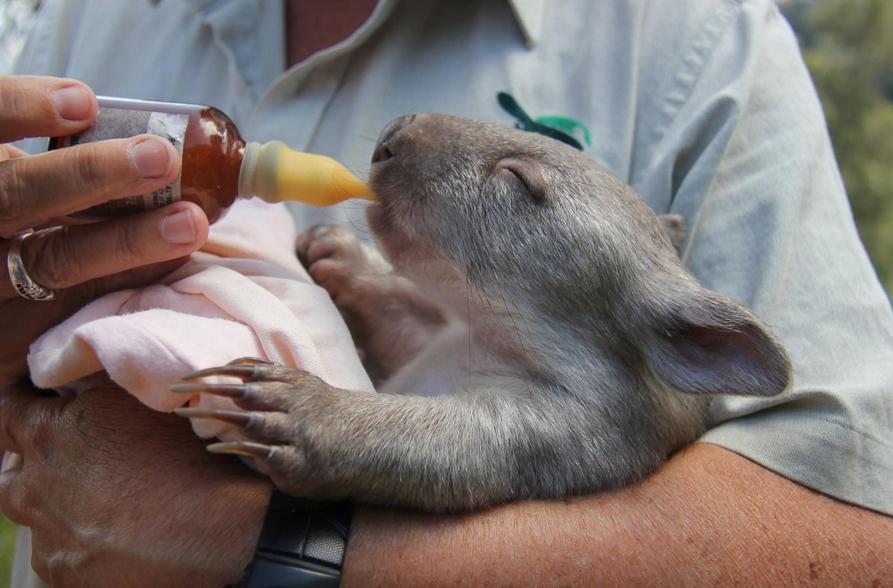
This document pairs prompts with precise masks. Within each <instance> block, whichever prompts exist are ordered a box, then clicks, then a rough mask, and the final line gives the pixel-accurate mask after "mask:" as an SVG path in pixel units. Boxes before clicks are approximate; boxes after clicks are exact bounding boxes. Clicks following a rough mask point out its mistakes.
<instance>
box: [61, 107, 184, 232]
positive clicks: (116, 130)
mask: <svg viewBox="0 0 893 588" xmlns="http://www.w3.org/2000/svg"><path fill="white" fill-rule="evenodd" d="M188 124H189V116H188V115H186V114H177V113H169V112H151V111H144V110H127V109H120V108H100V110H99V112H98V113H97V114H96V122H95V123H94V124H93V126H92V127H90V128H89V129H87V130H86V131H84V132H82V133H79V134H77V135H69V136H68V137H60V138H58V139H55V140H53V141H52V142H51V143H50V148H51V149H55V148H60V147H69V146H72V145H80V144H82V143H92V142H94V141H102V140H105V139H122V138H126V137H134V136H136V135H141V134H143V133H148V134H150V135H156V136H158V137H162V138H163V139H165V140H167V141H168V142H170V144H171V145H173V146H174V149H176V150H177V153H178V154H179V155H180V159H181V163H182V158H183V140H184V138H185V136H186V126H187V125H188ZM178 200H180V174H177V177H176V178H175V179H174V181H173V182H171V183H170V184H168V185H167V186H163V187H161V188H158V189H157V190H153V191H152V192H147V193H145V194H138V195H136V196H126V197H124V198H118V199H116V200H110V201H108V202H104V203H102V204H98V205H96V206H93V207H91V208H89V209H87V210H85V211H83V212H80V213H77V214H76V215H74V216H75V217H80V218H108V217H113V216H122V215H126V214H134V213H138V212H144V211H146V210H151V209H153V208H160V207H162V206H167V205H168V204H172V203H174V202H177V201H178Z"/></svg>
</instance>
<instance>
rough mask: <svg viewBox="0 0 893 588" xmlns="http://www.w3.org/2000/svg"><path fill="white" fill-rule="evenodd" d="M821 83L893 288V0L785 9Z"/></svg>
mask: <svg viewBox="0 0 893 588" xmlns="http://www.w3.org/2000/svg"><path fill="white" fill-rule="evenodd" d="M785 14H786V15H787V16H788V18H789V19H790V20H791V23H792V25H793V26H794V28H795V29H796V30H797V33H798V35H799V37H800V42H801V45H802V47H803V55H804V58H805V59H806V64H807V65H808V66H809V69H810V71H811V73H812V76H813V79H814V80H815V83H816V87H817V88H818V92H819V95H820V96H821V99H822V104H823V106H824V108H825V115H826V116H827V118H828V127H829V129H830V131H831V138H832V141H833V143H834V151H835V153H836V155H837V160H838V162H839V164H840V170H841V172H842V173H843V178H844V182H845V183H846V187H847V193H848V194H849V197H850V202H851V204H852V207H853V213H854V215H855V217H856V222H857V223H858V225H859V233H860V234H861V236H862V241H863V242H864V243H865V247H866V249H868V253H869V255H870V256H871V258H872V261H873V262H874V265H875V268H876V269H877V272H878V276H879V277H880V279H881V282H882V283H883V284H884V286H885V287H886V289H887V294H888V295H890V294H891V293H893V102H891V99H893V2H891V1H890V0H823V1H821V2H811V1H804V0H801V1H799V2H793V3H792V4H789V5H787V6H786V7H785Z"/></svg>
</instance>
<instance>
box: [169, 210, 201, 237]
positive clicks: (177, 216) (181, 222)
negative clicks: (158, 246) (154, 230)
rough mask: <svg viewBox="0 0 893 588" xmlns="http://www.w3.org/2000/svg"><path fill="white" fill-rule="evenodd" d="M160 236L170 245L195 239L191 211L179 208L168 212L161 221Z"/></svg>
mask: <svg viewBox="0 0 893 588" xmlns="http://www.w3.org/2000/svg"><path fill="white" fill-rule="evenodd" d="M161 238H162V239H164V240H165V241H167V242H168V243H170V244H171V245H186V244H187V243H193V242H194V241H195V224H193V222H192V213H190V212H189V211H188V210H181V211H180V212H175V213H174V214H169V215H168V216H166V217H164V220H163V221H161Z"/></svg>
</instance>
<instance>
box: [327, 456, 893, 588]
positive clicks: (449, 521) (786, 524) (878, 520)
mask: <svg viewBox="0 0 893 588" xmlns="http://www.w3.org/2000/svg"><path fill="white" fill-rule="evenodd" d="M889 545H893V520H891V519H890V518H888V517H885V516H883V515H879V514H876V513H873V512H870V511H866V510H863V509H860V508H857V507H853V506H849V505H846V504H843V503H840V502H838V501H835V500H833V499H830V498H827V497H825V496H822V495H819V494H816V493H814V492H812V491H810V490H807V489H805V488H803V487H801V486H799V485H797V484H794V483H792V482H790V481H788V480H786V479H784V478H782V477H780V476H778V475H776V474H774V473H772V472H770V471H769V470H766V469H764V468H762V467H761V466H759V465H757V464H754V463H752V462H750V461H748V460H746V459H744V458H742V457H740V456H738V455H736V454H734V453H731V452H729V451H727V450H724V449H720V448H718V447H715V446H711V445H704V444H696V445H694V446H693V447H692V448H690V449H689V450H687V451H685V452H683V453H681V454H679V455H677V456H675V457H674V458H673V459H672V460H670V462H668V463H667V465H666V466H665V467H664V468H663V469H661V470H660V471H659V472H658V473H657V474H655V475H653V476H652V477H650V478H649V479H648V480H646V481H645V482H643V483H642V484H640V485H638V486H636V487H634V488H628V489H625V490H620V491H617V492H610V493H602V494H597V495H594V496H590V497H585V498H579V499H573V500H565V501H555V502H525V503H516V504H510V505H506V506H503V507H500V508H496V509H492V510H488V511H484V512H480V513H475V514H469V515H459V516H452V517H435V516H431V515H423V514H419V513H414V512H400V511H385V510H374V509H365V508H360V509H358V510H357V514H356V517H355V520H354V524H353V527H352V530H351V539H350V543H349V548H348V553H347V559H346V563H345V570H344V572H345V576H344V585H345V586H360V585H362V586H372V585H379V586H385V585H395V584H399V585H432V584H436V585H456V584H463V585H491V586H492V585H505V586H512V585H523V584H528V585H529V584H537V585H546V586H547V585H569V584H585V585H665V584H668V583H669V584H681V583H685V584H687V585H702V584H710V585H715V584H718V583H719V584H723V583H729V582H732V581H735V582H742V583H745V584H762V585H767V584H777V583H783V584H792V583H795V582H797V581H803V580H813V581H817V582H819V583H821V584H826V585H844V584H846V585H871V583H872V581H874V580H875V579H878V578H889V577H891V576H893V563H891V562H890V561H889V558H887V557H886V553H887V551H888V550H887V548H886V547H885V546H889Z"/></svg>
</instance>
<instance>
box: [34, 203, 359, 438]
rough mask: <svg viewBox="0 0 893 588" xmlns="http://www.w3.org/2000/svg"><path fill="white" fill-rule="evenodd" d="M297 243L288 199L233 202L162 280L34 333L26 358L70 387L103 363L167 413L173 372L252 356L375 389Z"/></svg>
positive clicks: (218, 428)
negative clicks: (283, 201) (36, 336)
mask: <svg viewBox="0 0 893 588" xmlns="http://www.w3.org/2000/svg"><path fill="white" fill-rule="evenodd" d="M294 242H295V228H294V224H293V223H292V220H291V216H290V215H289V214H288V211H287V210H286V209H285V207H284V205H281V204H279V205H270V204H266V203H264V202H261V201H259V200H248V201H240V202H237V203H236V204H235V205H234V206H233V209H232V210H230V212H229V214H228V215H227V216H226V217H225V218H224V219H223V220H221V221H219V222H217V223H216V224H215V225H213V226H212V227H211V235H210V237H209V239H208V242H207V243H206V244H205V246H204V247H203V248H202V250H201V251H200V252H199V253H196V254H194V255H193V256H192V258H191V259H190V261H188V262H187V263H186V264H185V265H184V266H183V267H181V268H180V269H178V270H177V271H176V272H174V273H172V274H170V275H169V276H167V278H166V279H165V280H164V281H163V283H161V284H158V285H153V286H150V287H147V288H142V289H137V290H125V291H121V292H115V293H113V294H109V295H107V296H104V297H102V298H100V299H98V300H96V301H94V302H93V303H91V304H89V305H87V306H86V307H84V308H82V309H81V310H80V311H79V312H78V313H77V314H75V315H74V316H72V317H71V318H69V319H68V320H67V321H65V322H63V323H62V324H60V325H58V326H56V327H54V328H53V329H51V330H49V331H47V332H46V333H45V334H44V335H43V336H41V337H40V338H39V339H38V340H37V341H35V342H34V344H33V345H32V346H31V350H30V354H29V356H28V364H29V366H30V369H31V376H32V379H33V381H34V383H35V384H36V385H37V386H40V387H42V388H55V389H65V388H66V387H71V388H77V383H78V382H79V381H83V379H84V378H88V377H90V376H91V375H93V374H97V373H101V372H102V371H103V370H104V371H105V372H107V373H108V376H109V377H110V378H111V379H112V380H113V381H114V382H115V383H117V384H118V385H120V386H121V387H123V388H124V389H125V390H127V391H128V392H130V393H131V394H133V395H134V396H136V397H137V398H138V399H140V400H141V401H142V402H143V403H145V404H146V405H148V406H150V407H151V408H154V409H156V410H160V411H171V410H173V409H174V408H176V407H178V406H182V405H183V404H184V402H186V401H187V400H189V399H186V398H184V397H183V396H182V395H178V394H173V393H171V392H169V391H168V386H170V385H171V384H173V383H175V382H177V381H179V379H180V376H182V375H183V374H185V373H187V372H190V371H193V370H196V369H201V368H206V367H212V366H218V365H223V364H225V363H227V362H229V361H231V360H233V359H235V358H238V357H245V356H252V357H261V358H265V359H269V360H272V361H275V362H277V363H281V364H285V365H289V366H293V367H300V368H302V369H305V370H307V371H310V372H312V373H314V374H316V375H317V376H319V377H320V378H322V379H323V380H325V381H326V382H328V383H329V384H331V385H333V386H336V387H340V388H347V389H353V390H368V391H372V390H373V388H372V383H371V382H370V381H369V378H368V376H367V375H366V372H365V371H364V370H363V367H362V365H361V364H360V361H359V359H358V357H357V354H356V350H355V348H354V346H353V343H352V341H351V338H350V334H349V332H348V331H347V327H346V326H345V324H344V321H343V320H342V319H341V316H340V314H339V313H338V310H337V309H336V308H335V306H334V304H332V301H331V299H330V298H329V296H328V294H327V293H326V292H325V290H323V289H322V288H320V287H318V286H316V285H315V284H314V283H313V281H312V280H311V278H310V276H309V275H308V274H307V272H306V271H305V270H304V268H303V267H302V266H301V264H300V263H299V262H298V260H297V259H296V258H295V255H294ZM224 402H225V403H229V401H228V400H223V399H217V398H213V397H202V398H200V399H199V398H193V399H191V403H192V404H194V405H195V404H199V405H202V406H207V405H209V404H212V403H213V404H215V405H218V406H219V405H220V404H221V403H224ZM193 426H194V428H195V430H196V432H197V433H198V434H199V435H201V436H203V437H210V436H220V435H221V433H223V432H225V431H224V427H223V426H222V425H219V424H217V423H212V422H209V421H201V420H196V421H194V422H193Z"/></svg>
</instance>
